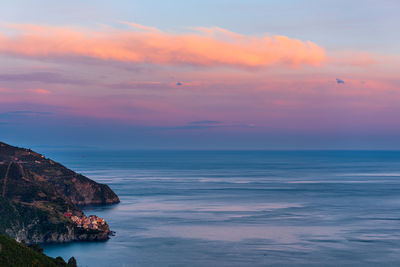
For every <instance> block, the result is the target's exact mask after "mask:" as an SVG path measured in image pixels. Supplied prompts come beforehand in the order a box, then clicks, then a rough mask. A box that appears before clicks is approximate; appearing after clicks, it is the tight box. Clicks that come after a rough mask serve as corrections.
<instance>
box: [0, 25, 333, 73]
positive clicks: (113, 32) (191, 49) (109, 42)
mask: <svg viewBox="0 0 400 267" xmlns="http://www.w3.org/2000/svg"><path fill="white" fill-rule="evenodd" d="M129 26H130V28H129V29H116V28H107V29H102V30H89V29H82V28H72V27H58V26H42V25H31V24H22V25H21V24H18V25H15V24H7V25H6V26H5V27H6V29H7V30H4V31H3V33H0V53H2V54H6V55H15V56H21V57H34V58H82V57H83V58H92V59H98V60H112V61H118V62H135V63H151V64H161V65H185V64H189V65H198V66H228V67H241V68H249V67H267V66H270V65H273V64H280V65H283V66H287V67H298V66H300V65H311V66H318V65H319V64H321V63H322V62H323V61H324V59H325V50H324V49H323V48H322V47H320V46H318V45H317V44H315V43H312V42H310V41H305V42H304V41H300V40H296V39H291V38H289V37H286V36H248V35H241V34H237V33H232V32H229V31H227V30H224V29H220V28H198V29H194V31H193V32H186V33H168V32H163V31H161V30H158V29H155V28H152V27H146V26H142V25H138V24H129Z"/></svg>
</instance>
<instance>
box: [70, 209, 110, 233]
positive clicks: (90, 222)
mask: <svg viewBox="0 0 400 267" xmlns="http://www.w3.org/2000/svg"><path fill="white" fill-rule="evenodd" d="M64 215H65V216H66V217H68V218H70V219H71V221H73V222H74V223H75V224H76V225H77V226H78V227H80V228H84V229H91V230H98V229H99V228H101V227H102V226H104V225H106V221H105V220H104V219H103V218H100V217H97V216H95V215H90V216H89V217H86V216H81V217H78V216H75V215H74V216H72V214H71V213H69V212H66V213H64Z"/></svg>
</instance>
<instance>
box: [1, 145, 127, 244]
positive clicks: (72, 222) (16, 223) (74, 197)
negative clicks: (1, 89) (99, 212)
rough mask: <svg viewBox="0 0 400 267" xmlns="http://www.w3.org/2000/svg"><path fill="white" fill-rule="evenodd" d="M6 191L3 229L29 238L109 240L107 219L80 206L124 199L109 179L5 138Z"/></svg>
mask: <svg viewBox="0 0 400 267" xmlns="http://www.w3.org/2000/svg"><path fill="white" fill-rule="evenodd" d="M0 194H1V195H0V234H5V235H7V236H9V237H12V238H14V239H16V240H17V241H25V242H27V243H49V242H52V243H54V242H72V241H105V240H108V239H109V236H110V235H111V234H112V232H111V230H110V228H109V226H108V224H107V223H106V221H105V220H104V219H102V218H99V217H96V216H93V217H90V216H89V217H86V216H85V214H84V213H83V211H82V210H81V208H80V207H81V206H84V205H109V204H116V203H119V198H118V196H117V195H116V194H115V193H114V192H113V191H112V190H111V189H110V188H109V187H108V186H107V185H104V184H99V183H97V182H95V181H93V180H90V179H89V178H87V177H85V176H83V175H81V174H77V173H75V172H74V171H72V170H70V169H68V168H66V167H64V166H63V165H61V164H59V163H57V162H55V161H53V160H51V159H47V158H46V157H45V156H44V155H41V154H39V153H36V152H34V151H32V150H30V149H25V148H18V147H14V146H10V145H7V144H5V143H1V142H0ZM78 205H79V206H78ZM76 218H83V219H84V218H89V219H87V220H86V219H85V220H86V221H85V220H84V221H83V223H80V222H79V223H78V221H77V220H76Z"/></svg>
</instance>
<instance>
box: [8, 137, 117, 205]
mask: <svg viewBox="0 0 400 267" xmlns="http://www.w3.org/2000/svg"><path fill="white" fill-rule="evenodd" d="M9 162H15V163H18V164H20V165H21V166H22V167H23V168H24V169H26V170H29V171H31V172H33V173H35V174H37V175H39V176H40V177H41V178H43V179H44V180H46V181H47V182H49V183H51V184H53V185H54V187H55V188H56V189H57V190H58V191H59V192H62V193H63V194H64V195H65V196H67V197H68V198H69V199H70V200H71V201H72V203H74V204H75V205H104V204H115V203H119V198H118V196H117V195H116V194H115V193H114V192H113V191H112V190H111V189H110V188H109V187H108V186H107V185H104V184H99V183H96V182H95V181H93V180H90V179H89V178H87V177H85V176H83V175H80V174H77V173H75V172H74V171H72V170H70V169H68V168H66V167H64V166H63V165H61V164H59V163H57V162H54V161H52V160H50V159H47V158H45V157H44V156H43V155H41V154H39V153H36V152H34V151H32V150H30V149H25V148H18V147H14V146H10V145H7V144H5V143H2V142H0V163H3V165H6V164H8V163H9ZM0 192H1V191H0Z"/></svg>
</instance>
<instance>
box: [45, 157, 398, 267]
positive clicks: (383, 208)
mask: <svg viewBox="0 0 400 267" xmlns="http://www.w3.org/2000/svg"><path fill="white" fill-rule="evenodd" d="M42 152H43V151H42ZM45 155H46V156H47V157H50V158H52V159H54V160H56V161H58V162H60V163H62V164H64V165H65V166H67V167H68V168H71V169H72V170H74V171H76V172H78V173H81V174H83V175H86V176H87V177H89V178H91V179H93V180H95V181H97V182H100V183H105V184H108V185H109V186H110V187H111V188H112V189H113V190H114V191H115V192H116V193H117V194H118V195H119V197H120V199H121V203H120V204H117V205H111V206H101V207H100V206H93V207H85V208H84V212H85V213H86V214H87V215H91V214H96V215H98V216H100V217H103V218H105V219H106V221H107V222H108V224H109V225H110V228H111V229H112V230H113V231H115V233H116V234H115V236H113V237H111V239H110V240H109V241H106V242H74V243H67V244H50V245H45V246H44V250H45V253H46V254H48V255H50V256H53V257H56V256H62V257H63V258H64V259H66V260H68V259H69V258H70V257H71V256H74V257H75V258H76V259H77V261H78V264H79V266H89V267H91V266H107V267H108V266H110V267H114V266H190V267H192V266H206V267H213V266H378V265H379V266H399V265H400V152H399V151H165V150H164V151H154V150H151V151H101V150H92V151H82V150H79V151H71V150H69V151H60V150H54V151H51V150H49V151H47V152H46V153H45Z"/></svg>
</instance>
